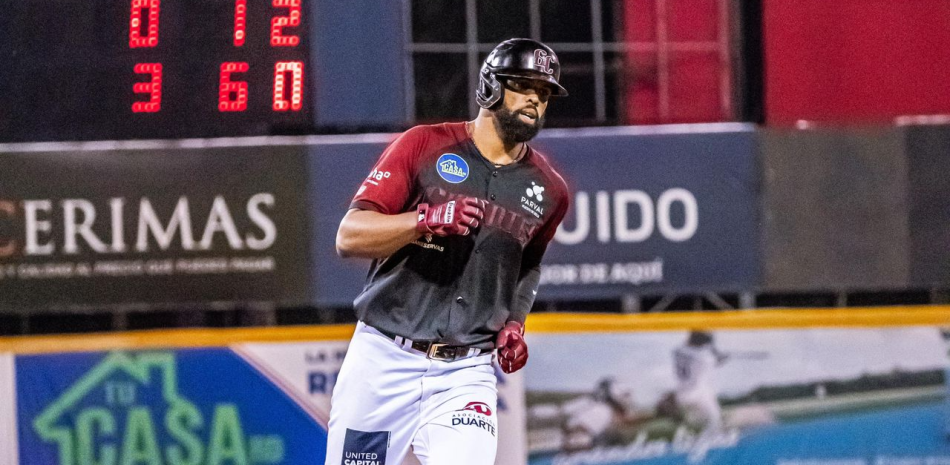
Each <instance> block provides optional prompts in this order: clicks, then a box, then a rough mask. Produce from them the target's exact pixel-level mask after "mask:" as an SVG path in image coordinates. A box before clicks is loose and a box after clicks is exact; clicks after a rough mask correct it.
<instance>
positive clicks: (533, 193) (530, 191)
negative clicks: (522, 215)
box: [521, 181, 544, 218]
mask: <svg viewBox="0 0 950 465" xmlns="http://www.w3.org/2000/svg"><path fill="white" fill-rule="evenodd" d="M524 193H525V195H523V196H521V208H523V209H525V210H527V211H529V212H531V214H532V215H534V216H535V217H536V218H541V215H543V214H544V207H543V206H541V201H542V200H544V187H543V186H539V185H537V184H536V183H535V182H534V181H531V187H529V188H527V189H525V192H524Z"/></svg>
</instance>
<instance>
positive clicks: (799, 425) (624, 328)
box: [525, 307, 950, 465]
mask: <svg viewBox="0 0 950 465" xmlns="http://www.w3.org/2000/svg"><path fill="white" fill-rule="evenodd" d="M948 317H950V309H948V308H945V307H920V308H897V309H891V310H884V309H877V310H875V309H847V310H833V311H831V310H824V311H807V310H796V311H755V312H732V313H730V312H727V313H717V314H710V313H704V314H693V315H682V314H681V315H614V316H606V315H571V316H563V315H537V316H536V317H535V318H534V319H533V320H531V321H530V322H529V323H530V324H529V326H528V334H529V340H528V344H529V346H530V347H531V355H532V357H531V361H530V363H528V365H527V367H526V368H525V389H526V408H527V429H528V451H529V464H530V465H620V464H637V465H660V464H663V465H667V464H669V465H672V464H700V463H701V464H723V465H725V464H730V465H742V464H749V465H763V464H774V465H832V464H834V465H928V464H930V465H937V464H950V436H948V434H950V418H948V412H950V407H948V403H947V402H948V401H947V395H948V389H947V387H946V386H947V384H946V376H945V372H946V370H947V367H948V347H950V344H948V342H950V332H948V330H947V329H946V328H943V327H941V323H950V318H948Z"/></svg>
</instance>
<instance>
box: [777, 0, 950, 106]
mask: <svg viewBox="0 0 950 465" xmlns="http://www.w3.org/2000/svg"><path fill="white" fill-rule="evenodd" d="M763 35H764V57H765V106H766V119H767V121H768V122H769V123H770V124H790V123H793V122H795V121H797V120H808V121H819V122H836V123H867V122H891V121H892V120H893V118H894V117H896V116H900V115H923V114H947V113H950V1H948V0H833V1H829V0H764V2H763Z"/></svg>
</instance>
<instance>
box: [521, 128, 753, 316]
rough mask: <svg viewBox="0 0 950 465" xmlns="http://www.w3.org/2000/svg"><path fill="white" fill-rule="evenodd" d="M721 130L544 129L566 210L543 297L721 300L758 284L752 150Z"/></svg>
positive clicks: (749, 138)
mask: <svg viewBox="0 0 950 465" xmlns="http://www.w3.org/2000/svg"><path fill="white" fill-rule="evenodd" d="M728 127H729V128H731V129H730V130H728V131H725V132H710V133H677V134H669V133H656V132H650V131H648V130H646V129H642V128H628V129H627V131H628V132H627V133H624V129H623V128H620V129H618V130H616V131H604V130H601V131H600V132H599V133H596V134H591V135H587V136H585V135H584V132H583V131H580V132H578V131H573V130H571V131H568V130H564V131H555V130H552V131H548V132H547V135H546V137H543V138H541V140H540V141H539V142H538V144H537V145H538V146H539V147H540V148H541V150H542V151H544V152H546V153H549V154H550V155H551V159H552V160H553V161H554V163H555V164H556V165H557V166H559V167H560V168H561V171H562V172H563V174H564V176H565V178H566V179H567V180H568V183H569V185H570V188H571V190H572V192H573V196H574V197H573V199H572V204H571V209H570V211H569V212H568V216H567V218H565V220H564V223H563V224H562V225H561V228H560V229H559V230H558V233H557V235H556V236H555V240H554V243H553V244H552V245H551V246H550V247H549V248H548V251H547V254H546V256H545V259H544V266H543V269H542V278H541V285H542V286H541V291H540V292H539V296H543V297H544V298H559V299H574V298H603V297H616V296H620V295H623V294H627V293H650V292H657V293H659V292H684V293H685V292H703V291H707V292H713V291H720V292H727V291H730V290H740V289H747V288H750V287H752V286H755V285H756V284H757V283H758V282H759V265H758V260H759V251H758V249H759V247H758V236H759V233H758V231H759V229H758V197H759V178H758V169H757V163H756V156H757V144H756V141H755V133H754V132H753V129H752V126H746V125H737V124H735V125H728Z"/></svg>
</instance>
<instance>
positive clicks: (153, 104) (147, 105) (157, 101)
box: [132, 63, 162, 113]
mask: <svg viewBox="0 0 950 465" xmlns="http://www.w3.org/2000/svg"><path fill="white" fill-rule="evenodd" d="M134 71H135V74H150V75H151V78H150V79H149V80H148V81H145V82H136V83H135V84H134V85H133V86H132V92H135V93H136V94H148V96H149V97H148V101H147V102H135V103H133V104H132V112H133V113H154V112H156V111H158V110H161V109H162V64H161V63H139V64H137V65H135V68H134Z"/></svg>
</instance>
